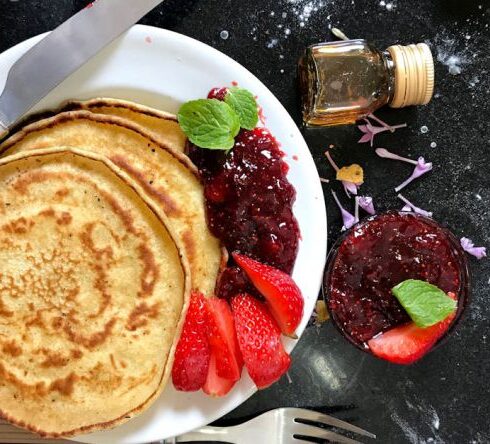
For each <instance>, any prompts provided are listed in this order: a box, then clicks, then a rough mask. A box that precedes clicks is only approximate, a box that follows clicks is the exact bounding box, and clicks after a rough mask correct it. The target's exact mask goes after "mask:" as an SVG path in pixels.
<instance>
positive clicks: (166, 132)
mask: <svg viewBox="0 0 490 444" xmlns="http://www.w3.org/2000/svg"><path fill="white" fill-rule="evenodd" d="M65 108H68V109H84V110H87V111H91V112H93V113H97V114H105V115H110V116H116V117H122V118H124V119H126V120H128V121H130V122H132V123H135V124H137V125H140V126H141V127H142V128H143V129H144V130H145V131H146V132H147V133H148V134H149V135H150V136H152V137H153V138H154V139H155V140H156V141H158V142H159V143H161V144H162V145H165V146H168V147H169V148H172V149H173V150H176V151H180V152H184V149H185V143H186V140H187V138H186V136H185V134H184V133H183V131H182V129H181V128H180V125H179V123H178V122H177V118H176V116H175V115H174V114H170V113H167V112H165V111H160V110H158V109H154V108H150V107H148V106H144V105H140V104H139V103H134V102H129V101H127V100H120V99H109V98H96V99H91V100H85V101H72V102H69V103H68V104H67V105H66V107H65Z"/></svg>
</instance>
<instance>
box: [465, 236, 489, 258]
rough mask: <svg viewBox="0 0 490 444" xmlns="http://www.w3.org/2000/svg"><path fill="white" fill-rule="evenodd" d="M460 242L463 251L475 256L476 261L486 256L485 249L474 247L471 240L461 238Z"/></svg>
mask: <svg viewBox="0 0 490 444" xmlns="http://www.w3.org/2000/svg"><path fill="white" fill-rule="evenodd" d="M460 242H461V246H462V247H463V250H464V251H466V252H467V253H469V254H471V255H472V256H475V257H476V258H477V259H481V258H483V257H486V256H487V249H486V248H485V247H475V246H474V244H473V242H472V241H471V239H468V238H467V237H462V238H461V241H460Z"/></svg>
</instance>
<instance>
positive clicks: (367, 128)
mask: <svg viewBox="0 0 490 444" xmlns="http://www.w3.org/2000/svg"><path fill="white" fill-rule="evenodd" d="M368 118H369V119H372V120H374V121H376V122H378V123H379V124H381V126H374V125H373V124H372V123H371V122H370V121H369V120H368V119H364V122H366V124H365V125H358V126H357V127H358V128H359V129H360V130H361V131H362V132H363V133H364V135H363V136H362V137H361V138H360V139H359V141H358V142H357V143H365V142H369V143H370V144H371V146H373V142H374V136H376V134H379V133H382V132H384V131H391V132H392V133H393V132H395V130H397V129H399V128H405V127H406V126H407V124H406V123H402V124H400V125H393V126H392V125H388V124H387V123H386V122H383V121H382V120H381V119H379V118H378V117H376V116H375V115H374V114H370V115H369V116H368Z"/></svg>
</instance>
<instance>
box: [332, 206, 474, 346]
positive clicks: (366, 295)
mask: <svg viewBox="0 0 490 444" xmlns="http://www.w3.org/2000/svg"><path fill="white" fill-rule="evenodd" d="M407 279H418V280H422V281H427V282H429V283H430V284H433V285H435V286H437V287H438V288H440V289H441V290H443V291H444V292H445V293H453V294H455V295H456V296H457V301H458V307H457V312H456V315H455V317H454V320H453V321H452V323H451V325H450V326H449V329H448V330H447V331H446V332H445V334H444V337H445V336H447V334H448V333H449V332H450V331H451V330H452V329H453V328H454V325H455V324H456V322H457V321H458V320H459V319H460V317H461V314H462V313H463V310H464V308H465V306H466V304H467V302H468V298H469V285H470V283H469V281H470V276H469V270H468V263H467V257H466V253H465V252H464V250H463V249H462V247H461V245H460V243H459V241H458V239H457V238H456V237H455V236H454V235H453V234H452V233H451V232H450V231H449V230H448V229H446V228H443V227H441V226H440V225H439V224H437V223H436V222H435V221H434V220H432V219H429V218H427V217H423V216H420V215H418V214H415V213H411V212H396V211H390V212H386V213H382V214H378V215H375V216H372V217H369V218H367V219H365V220H363V221H361V222H359V223H358V224H356V225H354V226H353V227H351V228H350V229H349V230H348V231H346V232H345V233H344V234H343V235H342V236H341V237H340V239H339V240H338V241H337V242H336V243H335V245H334V246H333V247H332V249H331V251H330V253H329V257H328V261H327V268H326V271H325V276H324V283H323V294H324V298H325V302H326V304H327V307H328V310H329V312H330V317H331V319H332V321H333V322H334V324H335V326H336V327H337V328H338V329H339V330H340V331H341V333H342V334H343V335H344V336H345V337H346V338H347V339H348V340H349V341H350V342H351V343H352V344H354V345H355V346H356V347H358V348H360V349H361V350H364V351H368V352H369V351H370V350H369V346H368V341H369V340H370V339H372V338H374V337H376V336H377V335H380V334H381V333H383V332H386V331H388V330H390V329H393V328H396V327H398V326H401V325H404V324H408V323H410V322H411V320H410V317H409V316H408V314H407V312H406V311H405V310H404V309H403V307H402V306H401V304H400V303H399V302H398V300H397V299H396V298H395V296H393V294H392V292H391V289H392V288H393V287H395V286H396V285H397V284H399V283H400V282H403V281H405V280H407ZM441 339H442V337H441V338H440V339H439V340H438V341H437V342H440V340H441Z"/></svg>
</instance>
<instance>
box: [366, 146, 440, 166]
mask: <svg viewBox="0 0 490 444" xmlns="http://www.w3.org/2000/svg"><path fill="white" fill-rule="evenodd" d="M375 151H376V154H377V155H378V156H379V157H383V158H385V159H393V160H401V161H402V162H407V163H411V164H413V165H416V166H417V165H418V164H419V163H418V162H417V161H416V160H412V159H409V158H408V157H402V156H399V155H398V154H395V153H392V152H390V151H388V150H387V149H386V148H376V150H375ZM431 166H432V164H431Z"/></svg>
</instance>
